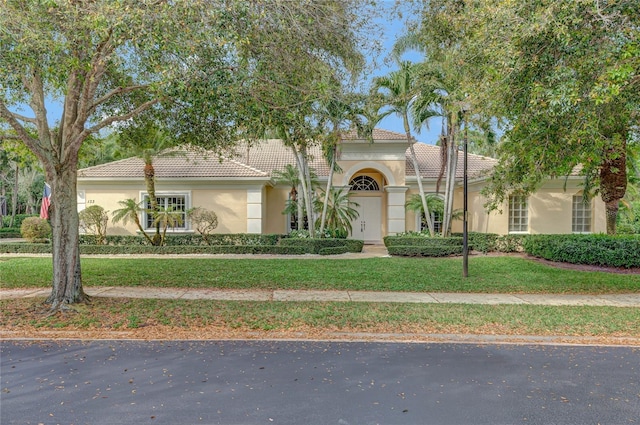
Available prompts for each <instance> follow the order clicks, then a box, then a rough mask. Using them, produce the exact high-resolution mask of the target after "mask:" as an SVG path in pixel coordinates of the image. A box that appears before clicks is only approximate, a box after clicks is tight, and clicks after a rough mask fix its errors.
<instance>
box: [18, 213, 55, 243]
mask: <svg viewBox="0 0 640 425" xmlns="http://www.w3.org/2000/svg"><path fill="white" fill-rule="evenodd" d="M20 234H21V235H22V237H23V238H25V239H26V240H28V241H29V242H46V240H47V239H49V238H51V226H50V225H49V222H48V221H47V220H45V219H43V218H40V217H27V218H25V219H24V220H22V224H21V225H20Z"/></svg>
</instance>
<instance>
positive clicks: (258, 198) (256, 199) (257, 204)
mask: <svg viewBox="0 0 640 425" xmlns="http://www.w3.org/2000/svg"><path fill="white" fill-rule="evenodd" d="M247 233H262V189H247Z"/></svg>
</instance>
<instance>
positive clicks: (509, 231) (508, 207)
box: [507, 195, 531, 235]
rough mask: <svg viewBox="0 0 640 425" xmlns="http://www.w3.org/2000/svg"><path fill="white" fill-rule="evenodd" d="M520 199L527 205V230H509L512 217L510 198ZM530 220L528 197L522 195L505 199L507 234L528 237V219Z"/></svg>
mask: <svg viewBox="0 0 640 425" xmlns="http://www.w3.org/2000/svg"><path fill="white" fill-rule="evenodd" d="M516 196H517V197H520V198H524V199H525V201H526V203H527V210H526V211H527V230H511V216H512V212H511V198H512V197H516ZM530 218H531V215H530V214H529V197H528V196H523V195H509V198H508V199H507V231H508V234H510V235H528V234H529V229H530V227H531V224H530V223H529V219H530Z"/></svg>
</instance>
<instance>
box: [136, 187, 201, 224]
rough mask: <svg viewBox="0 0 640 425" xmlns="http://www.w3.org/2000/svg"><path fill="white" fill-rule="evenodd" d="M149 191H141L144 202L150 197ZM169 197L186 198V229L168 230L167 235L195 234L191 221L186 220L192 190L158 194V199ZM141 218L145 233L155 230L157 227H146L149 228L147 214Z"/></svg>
mask: <svg viewBox="0 0 640 425" xmlns="http://www.w3.org/2000/svg"><path fill="white" fill-rule="evenodd" d="M148 195H149V194H148V193H147V191H140V200H144V199H145V197H148ZM169 196H184V209H185V220H184V227H182V228H175V229H174V228H171V227H169V228H167V233H193V229H191V223H190V222H189V219H187V218H186V212H187V211H189V209H190V208H191V191H190V190H175V191H173V190H169V191H158V192H156V197H157V198H161V197H169ZM140 215H141V217H140V223H142V225H143V227H144V230H145V232H147V231H152V230H155V227H146V226H147V213H146V212H144V211H143V212H142V213H141V214H140Z"/></svg>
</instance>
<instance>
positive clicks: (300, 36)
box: [0, 0, 365, 309]
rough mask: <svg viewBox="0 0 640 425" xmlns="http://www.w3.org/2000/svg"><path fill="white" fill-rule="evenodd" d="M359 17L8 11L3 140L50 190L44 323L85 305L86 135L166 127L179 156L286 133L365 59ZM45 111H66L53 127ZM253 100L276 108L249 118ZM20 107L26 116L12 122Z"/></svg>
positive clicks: (299, 12)
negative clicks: (81, 217) (118, 126)
mask: <svg viewBox="0 0 640 425" xmlns="http://www.w3.org/2000/svg"><path fill="white" fill-rule="evenodd" d="M359 4H360V2H359V1H358V2H356V0H352V1H331V0H329V1H312V2H291V1H287V0H274V1H272V2H268V3H263V2H245V1H240V0H238V1H235V0H230V1H225V2H211V1H207V0H193V1H188V2H174V1H166V0H159V1H155V2H149V1H138V0H95V1H91V2H77V1H70V0H61V1H55V2H54V1H37V2H36V1H24V0H7V1H3V2H2V3H1V5H0V28H2V31H0V61H1V63H2V66H0V86H1V87H2V93H1V94H0V119H1V120H2V121H0V126H1V127H0V134H2V136H1V137H2V138H3V139H5V140H6V139H9V138H10V139H16V140H20V141H21V142H23V143H24V144H25V145H26V146H27V147H28V148H29V149H30V150H31V151H32V152H33V153H34V154H35V155H36V156H37V157H38V159H39V160H40V162H41V163H42V165H43V168H44V169H45V174H46V179H47V181H48V182H49V183H50V184H51V187H52V206H53V207H52V212H51V222H52V227H53V271H54V273H53V288H52V293H51V295H50V297H49V299H48V301H49V302H50V303H51V304H52V309H59V308H64V307H65V305H67V304H70V303H75V302H82V301H84V300H86V299H87V297H86V295H85V294H84V291H83V289H82V279H81V276H82V275H81V270H80V255H79V249H78V224H79V222H78V213H77V205H76V198H77V193H76V171H77V167H78V161H79V151H80V148H81V146H82V145H83V143H84V141H85V140H87V138H88V137H89V136H90V135H92V134H96V133H98V132H99V131H100V130H102V129H105V128H107V127H109V126H111V125H112V124H114V123H121V122H126V121H129V120H130V119H133V118H137V119H139V120H141V121H142V122H145V121H151V122H155V123H162V125H163V128H165V129H167V131H168V132H169V135H170V136H171V138H172V140H175V141H176V142H177V143H191V144H196V145H200V146H205V147H207V148H210V149H212V148H215V149H222V148H225V147H227V146H230V145H231V144H232V143H233V142H235V140H237V138H238V136H239V134H240V132H239V130H248V129H249V128H250V126H249V125H247V124H248V123H249V122H250V121H251V120H250V119H249V118H252V119H253V118H255V117H259V118H260V119H258V120H257V121H262V122H264V120H262V118H265V117H266V118H268V119H267V120H266V121H267V122H268V124H272V123H274V122H278V123H280V128H281V129H287V130H289V129H290V128H291V125H294V124H295V125H297V124H298V123H299V121H298V118H299V117H302V116H305V117H307V116H308V115H306V111H307V109H305V108H301V111H302V112H303V113H302V114H299V115H298V117H291V118H293V120H292V119H289V118H290V116H288V115H287V113H286V112H285V109H286V108H292V107H295V106H296V102H298V101H302V100H304V102H309V101H315V100H316V98H317V93H318V91H317V90H315V91H314V90H310V89H314V88H318V87H319V86H320V81H321V79H319V78H315V76H317V75H319V73H323V72H326V70H327V69H329V67H334V65H336V69H346V68H347V65H348V64H351V63H355V62H357V61H358V60H359V58H361V55H360V53H359V49H358V47H359V45H358V44H357V43H355V42H354V40H355V38H356V32H355V31H354V30H353V28H354V26H353V25H354V23H355V22H357V21H363V20H365V17H364V15H365V14H364V13H363V11H358V14H356V10H357V7H356V6H358V5H359ZM347 12H348V13H347ZM354 61H355V62H354ZM320 64H324V66H321V67H319V66H318V65H320ZM286 77H291V78H286ZM308 82H309V84H307V83H308ZM263 87H266V89H263V90H261V88H263ZM272 88H274V89H275V91H270V90H271V89H272ZM288 91H289V92H292V93H295V96H294V97H287V96H286V95H287V92H288ZM45 99H57V100H59V101H60V102H61V103H62V104H63V112H62V116H61V117H59V121H58V122H57V123H56V124H55V125H54V126H52V125H50V123H49V121H48V117H47V110H46V102H45ZM247 99H249V100H247ZM257 99H260V100H262V101H263V103H262V105H263V106H264V105H272V106H274V107H266V108H262V109H260V108H256V107H254V106H255V105H256V100H257ZM25 104H26V105H29V107H30V108H31V111H32V113H31V114H24V113H22V111H20V110H19V109H17V108H18V105H25ZM303 105H306V103H303ZM269 111H271V112H274V111H277V113H273V114H266V112H269ZM263 112H265V114H264V115H263V114H262V113H263ZM240 113H242V114H243V118H242V119H240V118H239V114H240ZM295 134H296V137H297V134H299V132H298V133H295ZM305 137H306V136H305ZM295 140H303V138H296V139H295Z"/></svg>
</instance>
